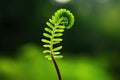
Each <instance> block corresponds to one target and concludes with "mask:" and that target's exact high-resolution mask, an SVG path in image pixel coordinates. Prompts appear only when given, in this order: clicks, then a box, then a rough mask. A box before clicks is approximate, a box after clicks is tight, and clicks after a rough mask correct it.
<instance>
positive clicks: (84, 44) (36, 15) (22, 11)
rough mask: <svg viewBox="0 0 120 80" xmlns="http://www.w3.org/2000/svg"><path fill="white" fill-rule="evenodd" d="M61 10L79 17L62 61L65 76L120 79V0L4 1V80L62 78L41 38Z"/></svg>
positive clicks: (0, 30)
mask: <svg viewBox="0 0 120 80" xmlns="http://www.w3.org/2000/svg"><path fill="white" fill-rule="evenodd" d="M60 8H66V9H69V10H70V11H71V12H72V13H73V14H74V16H75V24H74V26H73V27H72V28H71V29H70V30H65V32H64V36H63V39H64V40H63V42H62V45H63V49H62V50H61V53H62V55H63V56H64V57H63V58H62V59H60V60H57V62H58V65H59V67H60V70H61V74H62V76H63V80H120V76H119V75H120V59H119V57H120V1H119V0H29V1H28V0H0V80H57V74H56V72H55V69H54V66H53V63H52V61H48V60H47V59H45V58H44V57H45V54H43V53H42V51H43V50H44V48H43V47H42V45H43V43H42V42H41V39H42V38H43V36H42V33H43V32H44V27H46V24H45V23H46V21H48V19H50V18H51V16H52V15H53V14H54V12H55V11H56V10H57V9H60Z"/></svg>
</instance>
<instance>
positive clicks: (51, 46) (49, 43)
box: [42, 9, 74, 80]
mask: <svg viewBox="0 0 120 80" xmlns="http://www.w3.org/2000/svg"><path fill="white" fill-rule="evenodd" d="M46 24H47V26H48V27H45V28H44V29H45V31H46V32H45V33H43V36H45V37H46V39H42V42H44V43H45V44H44V45H43V47H47V48H48V49H47V50H44V51H43V53H48V55H47V56H45V57H46V58H48V60H53V63H54V65H55V67H56V68H58V66H57V64H56V61H55V58H62V55H60V52H59V50H61V49H62V46H58V47H56V44H60V42H61V41H62V40H63V39H62V38H61V36H62V35H63V32H64V29H65V28H66V29H69V28H71V27H72V26H73V24H74V16H73V14H72V13H71V12H70V11H69V10H66V9H60V10H57V12H55V14H54V15H53V16H52V19H49V22H46ZM56 70H57V69H56ZM57 71H58V76H59V75H60V73H59V69H58V70H57ZM59 80H62V79H60V78H59Z"/></svg>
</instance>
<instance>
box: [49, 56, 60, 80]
mask: <svg viewBox="0 0 120 80" xmlns="http://www.w3.org/2000/svg"><path fill="white" fill-rule="evenodd" d="M51 58H52V61H53V63H54V66H55V69H56V72H57V75H58V79H59V80H62V76H61V73H60V70H59V67H58V64H57V62H56V60H55V58H54V56H53V55H51Z"/></svg>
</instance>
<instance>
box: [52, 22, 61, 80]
mask: <svg viewBox="0 0 120 80" xmlns="http://www.w3.org/2000/svg"><path fill="white" fill-rule="evenodd" d="M57 26H58V25H57V24H56V25H55V27H54V28H53V31H52V33H51V35H52V37H51V40H50V41H51V43H50V46H51V48H50V50H51V58H52V61H53V64H54V67H55V69H56V72H57V75H58V79H59V80H62V76H61V73H60V70H59V67H58V64H57V62H56V59H55V58H54V54H53V53H54V51H53V39H54V34H55V32H54V31H55V29H56V27H57Z"/></svg>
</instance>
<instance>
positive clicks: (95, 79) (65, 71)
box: [0, 44, 113, 80]
mask: <svg viewBox="0 0 120 80" xmlns="http://www.w3.org/2000/svg"><path fill="white" fill-rule="evenodd" d="M18 52H19V53H21V55H18V56H17V57H16V58H15V59H14V60H13V59H10V58H5V57H0V80H56V79H57V76H56V74H55V69H54V66H53V65H52V62H51V61H48V60H46V59H45V58H44V55H43V54H42V49H41V48H40V47H38V46H37V45H35V44H27V45H24V46H22V47H21V48H20V49H19V50H18ZM71 58H72V57H69V56H67V55H66V56H65V59H63V60H58V63H59V66H60V70H61V73H62V75H63V79H65V80H113V79H112V76H111V74H109V73H108V71H107V68H108V65H109V64H108V63H107V62H105V61H104V62H103V61H102V59H100V58H96V59H95V58H90V57H88V56H82V55H81V57H79V58H76V59H75V58H73V59H71Z"/></svg>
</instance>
